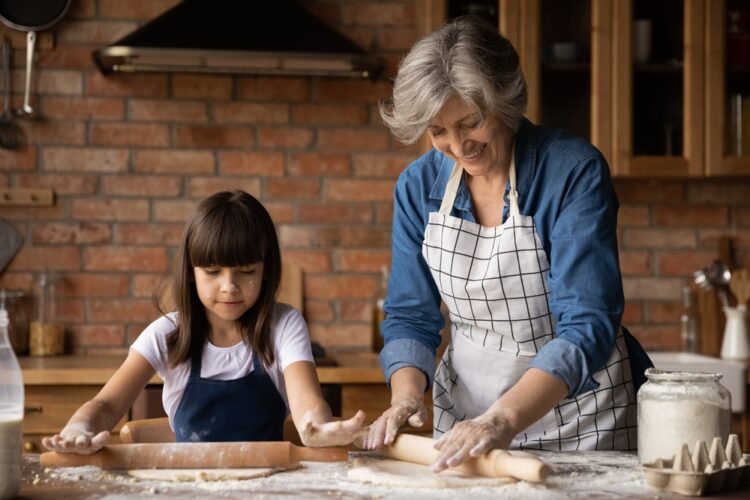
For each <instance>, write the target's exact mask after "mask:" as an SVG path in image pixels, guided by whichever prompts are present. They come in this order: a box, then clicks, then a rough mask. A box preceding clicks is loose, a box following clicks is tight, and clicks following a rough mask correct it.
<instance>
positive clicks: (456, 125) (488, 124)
mask: <svg viewBox="0 0 750 500" xmlns="http://www.w3.org/2000/svg"><path fill="white" fill-rule="evenodd" d="M427 131H428V132H429V134H430V139H432V145H433V147H434V148H435V149H437V150H438V151H441V152H442V153H445V154H446V155H447V156H448V157H449V158H451V159H453V160H454V161H456V162H458V164H459V165H461V166H462V167H463V168H464V170H466V173H468V174H469V175H471V176H484V175H487V174H492V173H495V172H498V171H500V172H502V170H503V169H504V168H505V167H507V165H508V164H509V162H510V146H511V144H512V142H511V141H512V137H513V132H512V130H511V129H510V128H509V127H507V126H506V125H505V124H504V123H503V122H502V121H500V120H499V119H497V118H496V117H494V116H485V118H484V121H481V120H480V116H479V115H478V114H477V113H476V112H475V111H474V110H472V108H470V107H469V106H468V105H467V104H466V102H464V101H463V99H461V98H460V97H457V96H453V97H451V98H449V99H448V101H446V103H445V105H444V106H443V108H442V109H441V110H440V112H439V113H438V114H437V115H436V116H435V117H434V118H433V119H432V120H430V123H429V124H428V125H427Z"/></svg>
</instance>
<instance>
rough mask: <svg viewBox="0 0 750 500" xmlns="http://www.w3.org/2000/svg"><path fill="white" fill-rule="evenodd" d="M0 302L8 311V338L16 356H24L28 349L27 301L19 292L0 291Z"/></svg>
mask: <svg viewBox="0 0 750 500" xmlns="http://www.w3.org/2000/svg"><path fill="white" fill-rule="evenodd" d="M0 302H4V303H5V308H6V310H7V311H8V318H9V320H10V323H9V324H8V338H9V339H10V345H11V347H12V348H13V352H15V353H16V355H19V356H20V355H23V354H26V351H27V350H28V349H29V320H28V313H27V309H28V306H29V300H28V297H27V296H26V294H25V293H24V292H23V291H21V290H0Z"/></svg>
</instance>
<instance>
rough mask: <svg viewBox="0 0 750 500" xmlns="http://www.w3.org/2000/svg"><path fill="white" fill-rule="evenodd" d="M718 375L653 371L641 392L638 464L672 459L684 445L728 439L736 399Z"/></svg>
mask: <svg viewBox="0 0 750 500" xmlns="http://www.w3.org/2000/svg"><path fill="white" fill-rule="evenodd" d="M721 377H722V375H721V374H720V373H702V372H668V371H662V370H657V369H654V368H649V369H648V370H646V378H647V379H648V380H647V381H646V383H645V384H643V385H642V386H641V388H640V389H639V390H638V459H639V460H640V462H641V463H649V462H653V461H654V460H656V459H657V458H664V459H670V458H672V457H673V456H674V455H675V454H676V453H677V452H678V451H679V450H680V447H681V446H682V444H687V445H688V447H689V448H690V450H691V452H692V450H693V449H694V447H695V444H696V442H697V441H705V443H706V445H707V446H710V445H711V441H712V440H713V438H714V437H717V436H720V437H721V438H722V440H723V441H724V442H725V443H726V441H727V437H728V436H729V424H730V419H731V402H732V396H731V394H730V393H729V391H728V390H727V388H726V387H724V386H723V385H722V384H721V382H719V380H720V379H721Z"/></svg>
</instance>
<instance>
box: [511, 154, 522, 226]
mask: <svg viewBox="0 0 750 500" xmlns="http://www.w3.org/2000/svg"><path fill="white" fill-rule="evenodd" d="M508 177H509V178H510V192H509V193H508V200H509V201H510V207H508V208H509V209H510V216H511V217H513V216H514V215H515V216H518V215H521V212H520V211H519V210H518V191H516V142H515V141H513V146H511V148H510V168H509V169H508Z"/></svg>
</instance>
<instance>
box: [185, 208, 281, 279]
mask: <svg viewBox="0 0 750 500" xmlns="http://www.w3.org/2000/svg"><path fill="white" fill-rule="evenodd" d="M237 206H240V205H237ZM237 206H235V209H234V210H231V209H229V206H228V205H224V206H219V207H216V208H215V209H214V210H212V211H211V212H209V213H207V214H206V215H205V217H204V218H203V219H202V220H201V221H196V222H198V223H197V224H195V225H194V232H193V233H192V234H191V235H190V239H189V241H188V255H189V257H190V264H191V265H192V266H195V267H208V266H221V267H239V266H245V265H249V264H255V263H256V262H261V261H263V260H264V259H265V257H266V255H265V250H266V248H268V244H269V242H268V241H267V238H266V236H265V232H264V231H263V228H262V227H261V226H260V224H259V221H258V220H257V218H256V217H254V216H253V214H251V213H248V211H247V210H237V209H236V208H237Z"/></svg>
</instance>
